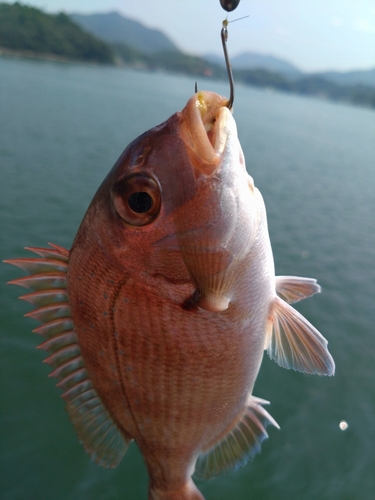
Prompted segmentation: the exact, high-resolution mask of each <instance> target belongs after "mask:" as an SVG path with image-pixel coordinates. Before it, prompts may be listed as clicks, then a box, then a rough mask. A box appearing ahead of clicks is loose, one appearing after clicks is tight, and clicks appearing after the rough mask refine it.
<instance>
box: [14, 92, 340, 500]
mask: <svg viewBox="0 0 375 500" xmlns="http://www.w3.org/2000/svg"><path fill="white" fill-rule="evenodd" d="M26 249H27V250H30V251H32V252H34V253H35V254H36V255H37V257H35V256H34V257H30V258H17V259H10V260H7V261H6V262H8V263H10V264H12V265H15V266H18V267H19V268H21V269H23V270H24V271H26V272H27V273H28V275H26V276H23V277H21V278H17V279H14V280H12V281H11V282H10V283H11V284H15V285H19V286H22V287H26V288H28V289H31V292H30V293H27V294H26V295H23V296H21V297H20V298H21V299H23V300H26V301H28V302H29V303H31V304H32V305H33V306H34V307H35V309H34V310H33V311H31V312H28V313H27V314H26V316H28V317H32V318H34V319H36V320H38V321H39V322H41V325H40V326H38V327H37V328H36V329H35V330H34V332H36V333H37V334H39V335H41V336H42V337H43V338H44V339H43V342H42V344H41V345H40V346H39V348H41V349H43V350H45V351H47V352H48V357H47V358H46V359H45V362H46V363H47V364H49V365H51V367H52V372H51V374H50V376H52V377H56V378H57V379H58V380H59V381H58V383H57V386H58V387H60V388H61V389H62V390H63V393H62V397H63V398H64V400H65V402H66V409H67V411H68V414H69V417H70V420H71V421H72V423H73V426H74V428H75V430H76V432H77V434H78V437H79V439H80V441H81V442H82V443H83V446H84V448H85V450H86V451H87V453H88V454H89V455H90V456H91V458H92V459H93V460H94V461H95V462H96V463H98V464H100V465H102V466H104V467H115V466H116V465H117V464H118V463H119V462H120V461H121V459H122V458H123V456H124V454H125V452H126V450H127V448H128V446H129V444H130V443H131V442H132V441H135V442H136V444H137V446H138V447H139V449H140V451H141V453H142V456H143V458H144V461H145V464H146V466H147V470H148V474H149V492H148V498H149V500H199V499H200V500H202V499H203V498H204V497H203V496H202V494H201V492H200V491H199V490H198V488H197V486H196V485H195V482H194V480H193V475H194V478H195V477H198V478H199V477H200V478H209V477H212V476H216V475H219V474H220V473H222V472H224V471H226V470H228V469H231V468H235V469H236V468H237V467H239V466H242V465H244V464H245V463H246V462H247V461H248V460H250V459H252V458H253V457H254V455H255V454H256V453H258V452H259V451H260V447H261V443H262V441H263V440H264V439H265V438H267V437H268V434H267V427H268V426H269V425H271V426H273V427H275V428H279V426H278V424H277V422H276V421H275V420H274V419H273V417H272V416H271V415H270V414H269V413H268V411H267V410H266V409H265V408H264V406H265V405H267V404H268V401H266V400H264V399H261V398H258V397H256V396H254V395H253V387H254V383H255V380H256V378H257V375H258V372H259V369H260V366H261V363H262V359H263V354H264V351H267V352H268V355H269V356H270V358H271V359H273V360H275V361H276V363H278V364H279V365H280V366H281V367H284V368H292V369H294V370H296V371H299V372H303V373H312V374H314V373H315V374H319V375H333V374H334V370H335V364H334V361H333V358H332V356H331V354H330V353H329V351H328V348H327V340H326V339H325V338H324V337H323V336H322V335H321V334H320V333H319V331H318V330H317V329H316V328H315V327H314V326H313V325H312V324H311V323H309V321H308V320H307V319H305V318H304V317H303V316H302V315H301V314H300V313H299V312H298V311H297V310H296V309H294V308H293V307H292V306H291V305H290V304H291V303H293V302H297V301H299V300H301V299H304V298H306V297H309V296H311V295H313V294H315V293H317V292H319V291H320V287H319V285H318V284H317V281H316V280H315V279H311V278H304V277H295V276H277V277H276V276H275V268H274V260H273V254H272V248H271V243H270V238H269V234H268V228H267V215H266V209H265V205H264V202H263V198H262V195H261V194H260V192H259V190H258V189H257V188H256V187H255V185H254V181H253V178H252V177H251V176H250V175H249V174H248V172H247V170H246V165H245V159H244V155H243V152H242V149H241V145H240V142H239V139H238V134H237V127H236V122H235V119H234V117H233V114H232V112H231V110H230V109H229V108H228V100H227V99H226V98H225V97H223V96H220V95H218V94H216V93H213V92H210V91H199V92H197V93H196V94H194V95H193V96H192V97H191V98H190V99H189V100H188V102H187V104H186V106H185V107H184V109H183V110H182V111H179V112H177V113H175V114H173V115H172V116H171V117H170V118H169V119H167V120H166V121H165V122H164V123H162V124H160V125H158V126H156V127H154V128H152V129H151V130H149V131H147V132H145V133H144V134H142V135H141V136H139V137H138V138H137V139H135V140H134V141H133V142H131V143H130V144H129V146H128V147H127V148H126V149H125V150H124V152H123V153H122V154H121V156H120V157H119V159H118V160H117V162H116V163H115V165H114V167H113V168H112V170H110V172H109V173H108V175H107V177H106V178H105V179H104V181H103V183H102V184H101V186H100V187H99V189H98V191H97V193H96V194H95V196H94V198H93V200H92V202H91V204H90V205H89V207H88V210H87V212H86V214H85V216H84V218H83V221H82V223H81V225H80V227H79V230H78V232H77V235H76V237H75V239H74V242H73V245H72V248H71V249H70V250H67V249H65V248H63V247H61V246H58V245H55V244H51V243H50V244H49V246H48V247H46V248H39V247H26Z"/></svg>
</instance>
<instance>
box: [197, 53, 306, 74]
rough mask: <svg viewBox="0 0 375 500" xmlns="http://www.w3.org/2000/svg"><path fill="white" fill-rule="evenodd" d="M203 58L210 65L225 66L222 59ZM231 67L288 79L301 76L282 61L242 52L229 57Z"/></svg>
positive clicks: (276, 58)
mask: <svg viewBox="0 0 375 500" xmlns="http://www.w3.org/2000/svg"><path fill="white" fill-rule="evenodd" d="M204 58H205V59H206V60H208V61H210V62H212V63H215V64H220V65H222V66H225V62H224V57H219V56H216V55H213V54H207V55H206V56H204ZM231 65H232V68H233V69H234V70H235V69H239V70H245V69H264V70H266V71H271V72H274V73H281V74H283V75H286V76H288V77H289V78H297V77H299V76H302V74H303V73H302V71H300V70H299V69H298V68H297V67H296V66H294V65H293V64H291V63H289V62H288V61H285V60H284V59H280V58H278V57H274V56H271V55H262V54H257V53H255V52H243V53H242V54H239V55H237V56H234V57H231Z"/></svg>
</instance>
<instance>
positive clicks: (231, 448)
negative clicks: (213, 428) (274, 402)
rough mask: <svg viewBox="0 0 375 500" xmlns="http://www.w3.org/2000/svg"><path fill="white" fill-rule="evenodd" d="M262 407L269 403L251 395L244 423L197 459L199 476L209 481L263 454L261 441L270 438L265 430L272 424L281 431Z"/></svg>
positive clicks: (196, 472) (197, 474) (196, 469)
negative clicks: (261, 452) (258, 454)
mask: <svg viewBox="0 0 375 500" xmlns="http://www.w3.org/2000/svg"><path fill="white" fill-rule="evenodd" d="M262 404H269V403H268V401H265V400H264V399H260V398H256V397H254V396H250V398H249V400H248V403H247V408H246V411H245V413H244V415H243V417H242V418H241V420H240V421H238V422H237V423H236V424H235V425H234V427H233V428H232V429H231V431H230V432H229V433H228V434H227V435H226V436H225V437H224V438H223V439H221V440H220V441H219V442H218V443H216V444H215V445H214V446H213V447H212V448H211V449H209V450H208V451H207V452H205V453H203V454H202V455H200V456H199V457H198V460H197V464H196V467H195V475H196V476H197V477H200V478H204V479H208V478H210V477H212V476H217V475H219V474H220V473H221V472H223V471H224V470H226V469H230V468H234V469H236V468H238V467H240V466H242V465H245V464H246V463H247V461H248V460H249V459H251V458H253V457H254V455H255V454H256V453H259V452H260V447H261V443H262V441H263V440H264V439H266V438H268V434H267V432H266V427H267V426H268V425H269V424H272V425H274V426H275V427H277V428H278V429H279V426H278V424H277V423H276V421H275V420H274V419H273V418H272V417H271V415H270V414H269V413H268V412H267V411H266V410H265V409H264V408H263V407H262V406H261V405H262Z"/></svg>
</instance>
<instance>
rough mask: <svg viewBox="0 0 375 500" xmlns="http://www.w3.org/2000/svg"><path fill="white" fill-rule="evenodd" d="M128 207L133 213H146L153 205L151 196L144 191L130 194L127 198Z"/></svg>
mask: <svg viewBox="0 0 375 500" xmlns="http://www.w3.org/2000/svg"><path fill="white" fill-rule="evenodd" d="M128 205H129V207H130V209H131V210H133V212H136V213H137V214H144V213H145V212H148V211H149V210H150V209H151V208H152V205H153V201H152V198H151V196H150V195H149V194H148V193H146V192H145V191H139V192H137V193H132V194H131V195H130V196H129V198H128Z"/></svg>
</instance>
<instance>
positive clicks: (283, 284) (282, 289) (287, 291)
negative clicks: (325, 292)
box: [275, 276, 320, 304]
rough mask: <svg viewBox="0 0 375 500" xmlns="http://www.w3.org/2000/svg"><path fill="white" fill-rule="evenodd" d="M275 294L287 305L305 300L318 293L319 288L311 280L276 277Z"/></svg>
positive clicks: (296, 277) (294, 277)
mask: <svg viewBox="0 0 375 500" xmlns="http://www.w3.org/2000/svg"><path fill="white" fill-rule="evenodd" d="M275 285H276V293H277V295H278V296H279V297H280V298H281V299H283V300H285V302H287V303H288V304H292V303H293V302H298V301H299V300H302V299H306V298H307V297H310V296H311V295H314V293H319V292H320V286H319V285H318V283H317V281H316V280H315V279H313V278H301V277H299V276H276V278H275Z"/></svg>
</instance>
